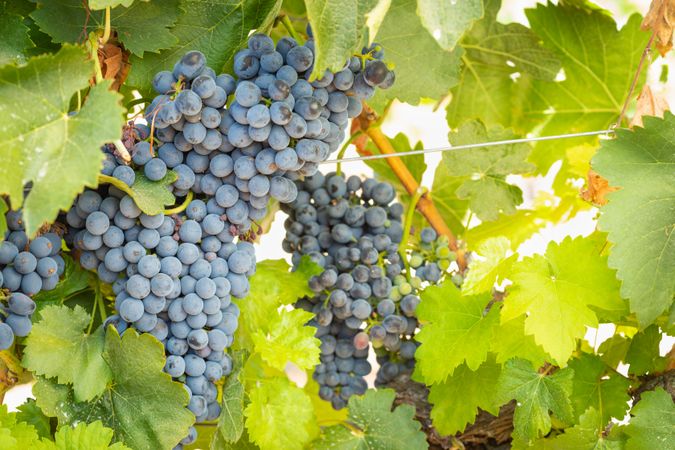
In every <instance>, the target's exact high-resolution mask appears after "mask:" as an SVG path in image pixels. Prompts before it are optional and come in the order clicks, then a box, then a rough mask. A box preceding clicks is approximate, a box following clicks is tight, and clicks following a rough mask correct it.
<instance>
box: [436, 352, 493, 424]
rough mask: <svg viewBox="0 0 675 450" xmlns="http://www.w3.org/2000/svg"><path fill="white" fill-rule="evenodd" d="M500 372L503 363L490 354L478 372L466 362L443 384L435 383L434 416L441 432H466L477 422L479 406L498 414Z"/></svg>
mask: <svg viewBox="0 0 675 450" xmlns="http://www.w3.org/2000/svg"><path fill="white" fill-rule="evenodd" d="M500 373H501V365H500V364H497V363H496V362H495V360H494V357H490V358H488V360H487V361H485V362H484V363H483V364H481V365H480V367H479V368H478V369H477V370H475V371H472V370H471V369H469V368H468V367H467V366H466V364H462V365H461V366H459V367H458V368H457V369H456V370H455V373H453V374H452V376H450V377H448V378H447V379H446V380H445V381H444V382H443V383H440V384H433V385H432V386H431V388H430V389H429V403H431V404H433V408H432V409H431V419H432V420H433V422H434V427H435V428H436V429H437V430H438V432H439V433H440V434H442V435H448V434H455V433H457V432H460V431H463V430H464V428H465V427H466V425H467V424H469V423H472V422H473V421H474V419H475V417H476V414H478V408H480V409H482V410H485V411H487V412H489V413H490V414H492V415H495V416H496V415H497V414H498V413H499V405H498V404H496V403H495V395H496V394H497V383H496V382H495V381H496V380H497V379H498V378H499V374H500ZM460 398H461V399H462V400H461V401H458V399H460Z"/></svg>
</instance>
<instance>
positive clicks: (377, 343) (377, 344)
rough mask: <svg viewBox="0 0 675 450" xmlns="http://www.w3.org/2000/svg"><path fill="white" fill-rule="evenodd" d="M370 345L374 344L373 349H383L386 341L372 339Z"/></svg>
mask: <svg viewBox="0 0 675 450" xmlns="http://www.w3.org/2000/svg"><path fill="white" fill-rule="evenodd" d="M370 343H371V344H372V346H373V348H381V347H382V346H383V345H384V341H381V340H379V339H371V340H370Z"/></svg>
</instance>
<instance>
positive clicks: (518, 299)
mask: <svg viewBox="0 0 675 450" xmlns="http://www.w3.org/2000/svg"><path fill="white" fill-rule="evenodd" d="M601 247H602V244H601V243H599V242H598V241H597V240H596V239H593V238H582V237H579V238H576V239H571V238H566V239H565V240H563V241H562V242H561V243H560V244H557V243H555V242H551V243H550V244H549V245H548V247H547V249H546V254H545V255H544V256H541V255H534V256H533V257H529V258H525V259H523V260H522V261H519V262H517V263H515V264H514V265H513V267H512V270H511V274H510V275H509V276H508V278H509V279H511V280H512V281H513V285H512V286H511V287H509V295H508V296H507V297H506V299H505V300H504V307H503V308H502V315H501V316H502V317H501V321H502V323H504V322H506V321H508V320H511V319H515V318H516V317H518V316H520V315H522V314H526V313H527V318H526V319H525V332H526V333H527V334H532V335H534V340H535V341H536V342H537V344H539V345H541V346H542V347H543V349H544V350H545V351H546V352H547V353H549V354H550V355H551V357H552V358H553V360H554V361H556V362H557V363H558V364H560V365H564V364H565V362H566V361H567V360H568V359H569V357H570V356H571V354H572V352H573V351H574V349H575V347H576V339H578V338H581V337H583V336H584V333H585V332H586V326H591V327H596V326H597V324H598V319H597V317H596V315H595V313H594V312H593V310H592V309H591V308H590V307H592V306H593V307H597V308H601V309H605V310H610V311H615V310H616V311H620V310H622V309H624V308H625V306H624V302H623V300H621V298H620V297H619V286H618V283H617V281H616V277H615V274H614V271H613V270H611V269H609V268H608V267H607V263H606V260H607V257H605V256H600V254H599V252H600V249H601Z"/></svg>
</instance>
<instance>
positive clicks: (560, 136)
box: [319, 129, 614, 164]
mask: <svg viewBox="0 0 675 450" xmlns="http://www.w3.org/2000/svg"><path fill="white" fill-rule="evenodd" d="M611 133H614V130H613V129H609V130H598V131H584V132H581V133H571V134H558V135H554V136H538V137H529V138H520V139H507V140H503V141H492V142H479V143H476V144H465V145H455V146H453V147H435V148H427V149H423V150H410V151H407V152H397V153H381V154H378V155H366V156H353V157H350V158H342V159H329V160H327V161H323V162H321V163H319V164H337V163H344V162H355V161H370V160H373V159H384V158H394V157H401V156H415V155H426V154H427V153H439V152H448V151H451V150H466V149H469V148H484V147H494V146H497V145H511V144H524V143H527V142H541V141H554V140H558V139H570V138H575V137H583V136H600V135H603V134H604V135H609V134H611Z"/></svg>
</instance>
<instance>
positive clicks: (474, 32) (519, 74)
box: [436, 0, 560, 129]
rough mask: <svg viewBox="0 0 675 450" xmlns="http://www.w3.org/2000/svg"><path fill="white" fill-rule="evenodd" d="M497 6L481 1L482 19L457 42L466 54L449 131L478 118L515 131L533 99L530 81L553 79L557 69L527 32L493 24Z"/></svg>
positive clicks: (449, 117) (454, 92)
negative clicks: (527, 99)
mask: <svg viewBox="0 0 675 450" xmlns="http://www.w3.org/2000/svg"><path fill="white" fill-rule="evenodd" d="M464 3H466V2H457V4H458V5H459V4H464ZM500 6H501V1H500V0H486V2H485V16H484V17H483V19H482V20H480V21H478V22H476V23H475V24H474V25H473V27H472V28H471V30H470V31H469V32H468V33H466V34H465V35H464V38H463V39H462V41H461V43H460V46H461V47H462V48H463V49H464V51H465V52H466V53H465V54H464V55H463V56H462V65H463V68H462V72H461V74H460V78H459V83H458V84H457V86H455V87H454V88H453V89H452V91H451V92H452V101H451V102H450V103H449V104H448V107H447V120H448V123H449V124H450V126H451V127H452V128H457V127H458V126H460V125H461V124H462V123H463V122H465V121H466V120H469V119H475V118H478V119H481V120H482V121H484V122H485V123H486V124H488V125H494V124H502V125H503V126H509V127H516V128H518V129H520V128H519V127H520V126H521V123H520V121H519V120H518V117H519V116H520V115H521V114H522V103H523V101H524V99H525V97H527V96H528V95H534V93H531V90H532V89H531V87H530V86H531V81H532V79H542V80H553V79H554V78H555V76H556V74H557V73H558V70H559V68H560V62H559V61H558V58H557V57H556V56H555V55H554V54H553V53H552V52H551V51H550V50H548V49H545V48H544V47H543V46H542V45H541V43H540V40H539V38H538V37H537V36H536V35H535V34H534V33H532V31H530V30H529V29H528V28H527V27H525V26H523V25H520V24H517V23H511V24H508V25H505V24H502V23H499V22H497V13H498V12H499V8H500ZM436 14H438V12H437V13H436Z"/></svg>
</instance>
